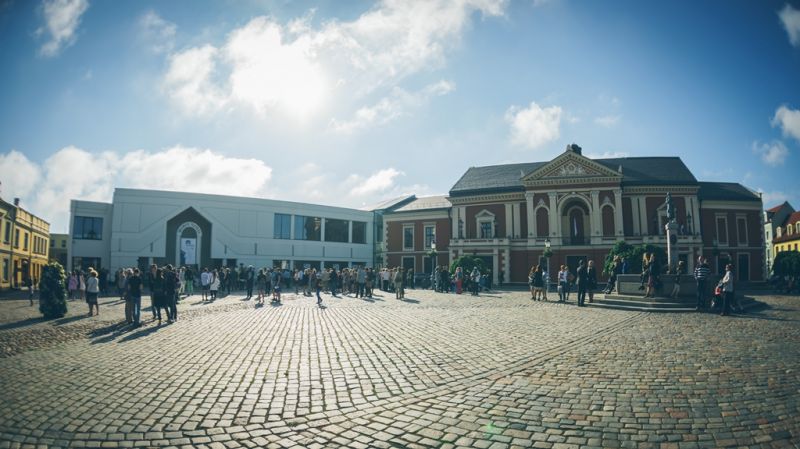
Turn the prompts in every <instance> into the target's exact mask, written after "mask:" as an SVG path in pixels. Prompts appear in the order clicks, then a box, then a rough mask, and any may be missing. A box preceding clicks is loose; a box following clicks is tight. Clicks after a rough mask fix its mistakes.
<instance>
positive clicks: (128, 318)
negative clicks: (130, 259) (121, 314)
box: [122, 268, 133, 324]
mask: <svg viewBox="0 0 800 449" xmlns="http://www.w3.org/2000/svg"><path fill="white" fill-rule="evenodd" d="M132 278H133V270H132V269H130V268H128V269H126V270H125V292H124V293H123V294H122V296H123V298H124V301H125V322H126V323H127V324H132V323H133V298H131V293H130V283H131V279H132Z"/></svg>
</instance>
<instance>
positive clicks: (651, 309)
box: [586, 301, 695, 313]
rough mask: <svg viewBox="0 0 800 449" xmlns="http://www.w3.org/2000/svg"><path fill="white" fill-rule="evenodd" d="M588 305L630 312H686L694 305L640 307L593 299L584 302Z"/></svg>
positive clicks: (690, 310) (691, 309)
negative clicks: (590, 301)
mask: <svg viewBox="0 0 800 449" xmlns="http://www.w3.org/2000/svg"><path fill="white" fill-rule="evenodd" d="M586 305H587V306H589V307H594V308H597V309H614V310H627V311H630V312H652V313H687V312H694V311H695V310H694V307H670V308H667V307H642V306H639V305H637V304H630V305H620V304H607V303H605V302H598V301H595V302H593V303H587V304H586Z"/></svg>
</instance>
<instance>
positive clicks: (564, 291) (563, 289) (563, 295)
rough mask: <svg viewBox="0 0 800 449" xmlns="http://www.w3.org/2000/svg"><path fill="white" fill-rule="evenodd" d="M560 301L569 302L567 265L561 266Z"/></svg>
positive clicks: (559, 281)
mask: <svg viewBox="0 0 800 449" xmlns="http://www.w3.org/2000/svg"><path fill="white" fill-rule="evenodd" d="M558 300H559V301H560V302H566V301H567V300H569V271H567V266H566V265H561V271H559V272H558Z"/></svg>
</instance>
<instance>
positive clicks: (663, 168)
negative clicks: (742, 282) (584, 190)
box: [450, 156, 697, 195]
mask: <svg viewBox="0 0 800 449" xmlns="http://www.w3.org/2000/svg"><path fill="white" fill-rule="evenodd" d="M591 160H592V161H594V162H597V163H599V164H601V165H604V166H606V167H607V168H609V169H611V170H614V171H618V170H619V167H620V166H622V183H623V184H626V185H664V184H669V185H676V184H677V185H684V184H690V185H696V184H697V179H696V178H695V177H694V175H693V174H692V172H691V171H689V168H688V167H686V164H684V163H683V161H682V160H681V158H679V157H674V156H669V157H622V158H611V159H591ZM549 163H550V162H549V161H548V162H528V163H522V164H505V165H490V166H486V167H470V168H469V169H468V170H467V172H466V173H464V175H462V176H461V179H459V180H458V181H457V182H456V183H455V185H454V186H453V187H452V188H451V189H450V194H451V195H467V194H470V193H473V192H477V191H480V192H482V193H486V192H513V191H522V190H524V189H523V186H522V178H523V177H524V176H525V175H527V174H528V173H531V172H532V171H534V170H536V169H538V168H541V167H543V166H544V165H546V164H549Z"/></svg>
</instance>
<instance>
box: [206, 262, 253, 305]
mask: <svg viewBox="0 0 800 449" xmlns="http://www.w3.org/2000/svg"><path fill="white" fill-rule="evenodd" d="M210 282H211V283H210V284H208V290H209V291H210V292H211V293H210V296H211V298H210V301H214V300H216V299H217V292H218V291H219V285H220V280H219V272H218V271H217V270H216V269H215V270H214V271H212V272H211V277H210ZM252 292H253V283H252V282H251V283H250V293H251V296H252ZM248 298H249V296H248Z"/></svg>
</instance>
